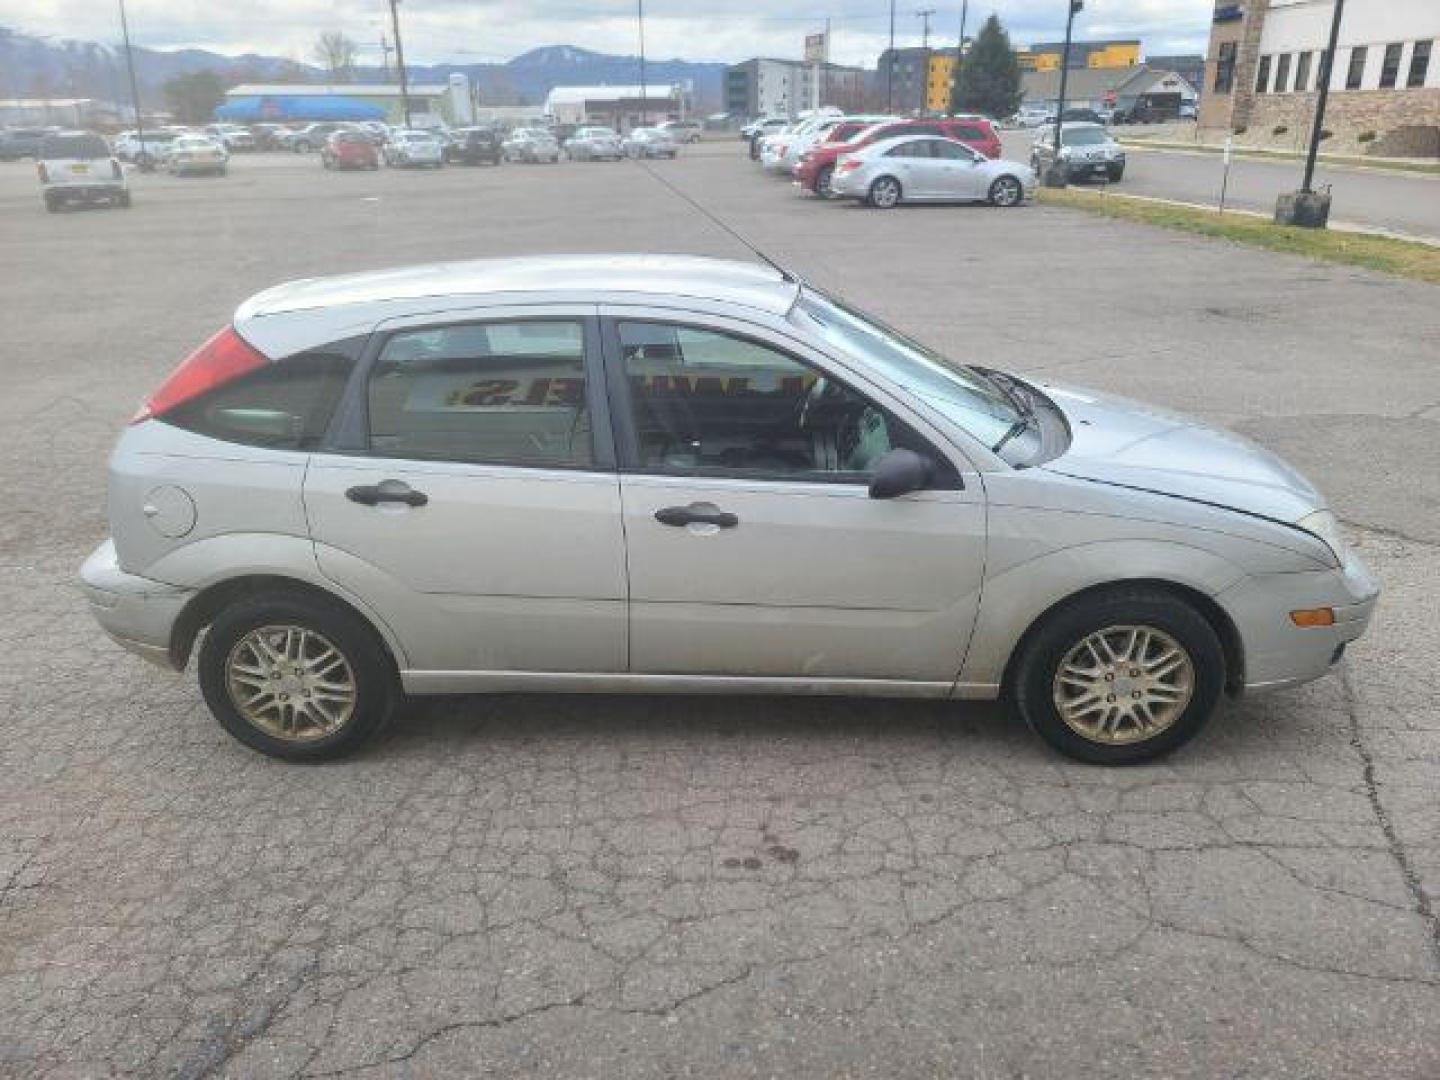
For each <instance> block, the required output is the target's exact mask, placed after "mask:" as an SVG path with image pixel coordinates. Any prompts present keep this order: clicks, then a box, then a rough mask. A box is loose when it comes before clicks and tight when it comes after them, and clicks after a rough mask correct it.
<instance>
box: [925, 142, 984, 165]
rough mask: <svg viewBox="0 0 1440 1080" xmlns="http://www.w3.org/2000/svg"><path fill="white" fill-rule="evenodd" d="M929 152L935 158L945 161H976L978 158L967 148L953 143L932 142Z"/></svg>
mask: <svg viewBox="0 0 1440 1080" xmlns="http://www.w3.org/2000/svg"><path fill="white" fill-rule="evenodd" d="M930 150H931V153H933V154H934V155H935V157H937V158H944V159H945V160H947V161H976V160H978V158H979V155H978V154H976V153H975V151H973V150H971V149H970V148H969V147H965V146H961V145H960V144H959V143H953V142H939V141H936V142H933V143H931V144H930Z"/></svg>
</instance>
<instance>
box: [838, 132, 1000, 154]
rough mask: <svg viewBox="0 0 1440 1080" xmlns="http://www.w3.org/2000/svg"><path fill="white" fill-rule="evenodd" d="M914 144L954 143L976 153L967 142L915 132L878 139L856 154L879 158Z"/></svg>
mask: <svg viewBox="0 0 1440 1080" xmlns="http://www.w3.org/2000/svg"><path fill="white" fill-rule="evenodd" d="M912 142H943V143H954V144H955V145H956V146H964V147H965V149H966V150H969V151H970V152H971V153H972V154H973V153H975V152H976V151H975V148H974V147H972V146H968V145H966V144H965V142H964V141H962V140H960V139H952V138H951V137H950V136H949V135H936V134H935V133H933V132H930V131H915V132H909V133H907V134H902V135H891V136H890V137H889V138H885V139H876V140H875V141H874V142H872V143H870V144H869V145H867V146H862V147H860V149H858V150H856V151H854V152H855V153H857V154H875V155H877V156H878V155H879V154H880V152H881V151H882V150H888V149H890V148H891V147H892V146H902V145H904V144H905V143H912Z"/></svg>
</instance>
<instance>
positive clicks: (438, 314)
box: [80, 255, 1379, 765]
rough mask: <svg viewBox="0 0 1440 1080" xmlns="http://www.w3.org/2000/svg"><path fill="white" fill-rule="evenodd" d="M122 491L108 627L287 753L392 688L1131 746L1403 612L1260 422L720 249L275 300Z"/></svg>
mask: <svg viewBox="0 0 1440 1080" xmlns="http://www.w3.org/2000/svg"><path fill="white" fill-rule="evenodd" d="M518 297H523V298H524V302H525V307H524V314H523V315H518V316H517V314H516V311H517V309H516V308H515V306H514V305H515V303H516V302H517V298H518ZM581 305H590V306H587V307H582V306H581ZM587 310H588V311H589V312H591V313H592V314H588V315H586V314H582V312H583V311H587ZM601 340H603V341H604V342H605V345H604V347H603V348H602V347H601V344H600V342H601ZM342 399H343V400H345V401H347V402H351V403H354V402H359V403H361V407H359V408H355V409H350V410H349V411H347V413H346V416H347V418H348V419H347V421H346V422H345V423H342V424H334V423H332V420H333V418H334V417H335V416H336V415H337V408H338V406H339V403H340V402H341V401H342ZM108 470H109V471H108V476H109V496H108V499H107V507H108V513H109V522H110V538H109V539H107V540H105V541H104V542H103V543H102V544H101V545H100V546H99V547H98V548H97V549H96V550H95V552H94V553H93V554H92V555H91V556H90V557H89V558H88V559H87V560H86V562H85V564H84V566H83V568H82V569H81V572H80V576H81V581H82V583H83V587H84V590H85V594H86V596H87V598H88V601H89V605H90V610H91V612H92V614H93V615H94V617H95V618H96V619H97V620H98V622H99V623H100V625H101V626H102V627H103V628H104V629H105V630H106V631H108V632H109V633H110V634H111V635H112V636H113V637H114V638H115V639H116V640H117V641H118V642H119V643H120V644H122V645H124V646H125V647H127V648H129V649H131V650H133V651H135V652H137V653H139V654H140V655H142V656H145V657H147V658H149V659H150V660H153V661H155V662H157V663H159V664H161V665H164V666H167V667H170V668H172V669H175V670H183V669H184V668H185V667H186V665H187V663H188V662H189V659H190V656H191V653H192V651H194V646H195V643H196V641H197V640H198V641H199V643H200V644H199V650H198V659H197V663H196V669H197V673H198V676H199V681H200V686H201V689H202V690H203V693H204V697H205V701H206V703H207V704H208V706H209V707H210V709H211V711H212V712H213V713H214V715H215V716H216V718H217V719H218V720H219V722H220V723H221V724H222V725H223V726H224V727H225V728H226V730H227V731H229V732H230V734H232V735H233V736H235V737H236V738H237V739H239V740H240V741H241V742H243V743H245V744H246V745H248V746H250V747H253V748H254V749H257V750H259V751H262V752H264V753H267V754H271V755H273V756H275V757H280V758H288V759H309V760H314V759H320V758H328V757H333V756H335V755H337V754H340V753H343V752H345V751H348V750H351V749H353V748H355V747H356V746H357V745H359V744H360V743H361V742H363V741H364V740H365V739H366V738H367V737H368V736H370V735H371V734H373V733H374V732H375V731H377V730H378V729H379V728H380V727H381V726H382V725H383V724H384V723H385V721H386V720H387V718H388V717H389V716H390V715H391V714H392V713H394V712H395V711H396V710H397V708H398V707H399V706H400V704H401V702H402V700H403V698H402V694H409V695H424V694H434V693H465V692H504V691H516V690H524V691H527V692H529V691H545V690H555V691H571V692H573V691H576V690H590V691H620V692H627V693H633V692H637V691H639V692H646V691H650V692H662V693H678V692H704V693H713V692H716V691H725V690H732V691H734V692H752V693H753V692H764V693H834V694H847V693H848V694H856V693H858V694H865V695H898V696H910V697H917V696H918V697H930V698H936V699H946V698H950V699H953V698H972V699H990V698H996V697H1002V698H1005V699H1007V700H1008V701H1010V702H1011V703H1012V704H1013V706H1014V708H1015V710H1016V711H1017V712H1018V713H1019V714H1020V715H1021V716H1022V717H1023V718H1024V719H1025V720H1026V721H1027V722H1028V723H1029V725H1030V726H1031V727H1032V728H1034V730H1035V731H1036V732H1038V733H1039V734H1040V735H1041V736H1042V737H1043V738H1045V739H1046V740H1047V741H1049V743H1050V744H1051V745H1052V746H1054V747H1055V748H1056V749H1058V750H1060V751H1061V752H1063V753H1065V754H1069V755H1071V756H1073V757H1076V758H1079V759H1081V760H1084V761H1088V762H1094V763H1098V764H1107V765H1123V764H1131V763H1135V762H1139V761H1143V760H1146V759H1149V758H1153V757H1156V756H1158V755H1161V754H1164V753H1166V752H1167V751H1170V750H1173V749H1175V748H1176V747H1178V746H1180V745H1181V744H1183V743H1184V742H1186V741H1187V740H1188V739H1190V738H1191V737H1192V736H1193V735H1195V734H1196V732H1198V731H1199V730H1200V729H1201V727H1202V726H1203V725H1204V724H1205V722H1206V720H1207V719H1208V718H1209V716H1210V715H1211V713H1212V712H1213V711H1214V710H1215V708H1216V706H1217V703H1218V702H1219V700H1220V698H1221V696H1222V695H1223V694H1225V693H1226V692H1229V693H1232V694H1234V693H1240V692H1242V691H1245V690H1252V691H1254V690H1263V689H1270V688H1274V687H1280V686H1292V685H1295V684H1298V683H1303V682H1306V681H1308V680H1311V679H1315V678H1318V677H1319V676H1321V675H1323V674H1324V673H1325V672H1326V671H1328V670H1330V668H1331V667H1332V666H1333V665H1334V664H1335V663H1336V662H1337V660H1338V659H1339V658H1340V656H1341V654H1342V653H1343V652H1344V647H1345V646H1346V645H1347V644H1348V643H1350V642H1352V641H1354V640H1355V639H1357V638H1359V637H1360V636H1361V635H1362V634H1363V633H1364V631H1365V629H1366V626H1367V624H1368V622H1369V620H1370V618H1371V615H1372V612H1373V610H1374V607H1375V604H1376V600H1377V596H1378V592H1379V587H1378V584H1377V582H1376V579H1375V578H1374V576H1373V575H1372V574H1371V573H1370V572H1369V570H1367V568H1366V567H1365V565H1364V564H1363V563H1362V562H1361V560H1360V559H1359V558H1358V556H1357V555H1356V554H1355V553H1354V552H1352V551H1351V550H1349V549H1348V548H1347V546H1346V544H1345V541H1344V538H1343V537H1342V535H1341V533H1340V531H1339V528H1338V527H1337V525H1336V520H1335V517H1334V515H1333V513H1332V512H1331V511H1330V510H1329V508H1328V507H1327V506H1326V504H1325V500H1324V498H1323V497H1322V496H1321V495H1320V493H1319V492H1318V491H1317V490H1316V489H1315V488H1314V487H1313V486H1312V485H1311V484H1310V483H1309V482H1308V481H1306V480H1305V479H1304V478H1303V477H1302V476H1300V474H1299V473H1298V472H1296V471H1295V470H1294V469H1293V468H1292V467H1290V466H1289V465H1287V464H1286V463H1285V462H1283V461H1281V460H1280V459H1279V458H1277V457H1275V456H1274V455H1272V454H1271V453H1269V452H1267V451H1265V450H1263V449H1261V448H1260V447H1258V446H1255V445H1253V444H1250V443H1248V442H1246V441H1245V440H1243V439H1241V438H1240V437H1239V436H1237V435H1233V434H1231V433H1228V432H1223V431H1219V430H1216V429H1213V428H1210V427H1207V426H1206V425H1205V424H1203V423H1200V422H1199V421H1196V420H1193V419H1189V418H1186V417H1183V416H1180V415H1178V414H1175V413H1171V412H1167V411H1165V410H1161V409H1158V408H1154V407H1151V406H1149V405H1142V404H1139V403H1135V402H1131V401H1127V400H1125V399H1122V398H1117V397H1112V396H1109V395H1107V394H1103V393H1098V392H1092V391H1087V390H1082V389H1077V388H1073V387H1068V386H1064V385H1061V384H1056V383H1052V382H1049V381H1047V380H1043V379H1022V378H1020V377H1019V376H1016V375H1011V374H1008V373H1005V372H1001V371H996V370H994V369H988V368H983V367H975V366H968V365H965V364H962V363H956V362H954V361H951V360H948V359H946V358H943V357H940V356H938V355H937V354H935V353H933V352H931V351H929V350H927V349H926V348H925V347H924V346H921V345H919V344H916V343H915V342H913V341H911V340H909V339H907V338H905V337H904V336H903V335H901V334H899V333H898V332H896V331H894V330H891V329H889V328H887V327H885V326H884V325H882V324H880V323H877V322H874V321H873V320H871V319H869V318H868V317H866V316H864V315H862V314H861V313H859V312H857V311H856V310H854V309H853V308H851V307H849V306H848V305H846V304H845V303H843V302H842V301H839V300H836V299H833V298H831V297H829V296H827V295H825V294H824V293H822V292H820V291H818V290H816V289H814V288H812V287H810V286H808V285H806V284H803V283H801V282H797V281H796V280H795V279H793V278H791V277H789V276H788V275H785V274H782V273H781V272H779V271H776V270H774V269H772V268H769V267H761V266H758V265H745V264H740V263H733V262H727V261H720V260H712V259H697V258H684V257H675V256H624V255H594V256H569V257H548V258H529V259H509V260H482V261H478V262H473V263H468V264H467V263H449V264H446V265H443V266H425V267H418V268H413V269H408V270H393V269H392V270H384V271H379V272H375V273H363V274H354V275H348V276H343V277H338V278H330V279H310V280H305V281H299V282H293V283H291V284H289V285H281V286H278V287H276V288H272V289H269V290H267V291H265V292H263V293H261V294H259V295H257V296H255V297H253V298H251V299H250V300H248V301H246V302H245V303H243V304H242V305H241V306H240V308H239V310H238V311H237V312H236V313H235V316H234V319H233V323H232V324H231V325H227V326H226V327H225V328H223V329H222V330H220V331H219V332H218V333H217V334H216V335H215V336H214V337H213V338H211V339H210V340H209V341H208V342H206V343H205V344H204V345H203V346H201V347H200V349H199V350H197V351H196V352H195V353H194V354H193V355H192V356H191V357H190V358H189V359H187V360H186V361H185V362H184V363H182V364H181V366H180V367H179V368H178V369H177V370H176V371H175V373H174V374H172V375H171V376H170V377H169V378H168V379H167V380H166V381H165V382H164V383H162V384H161V386H160V387H159V388H158V389H157V390H156V391H155V392H154V393H153V394H152V395H151V396H150V398H149V399H148V401H147V402H146V403H145V405H144V406H143V407H142V408H141V410H140V412H139V413H138V414H137V415H136V417H135V419H134V420H133V422H132V423H131V424H130V426H129V427H127V428H126V429H125V431H124V433H123V434H122V435H121V436H120V439H119V443H118V445H117V446H116V448H115V450H114V453H113V454H112V455H111V457H110V459H109V464H108ZM820 492H824V493H825V495H824V497H817V495H818V493H820ZM171 696H173V695H171ZM176 707H177V708H178V707H179V706H176ZM177 737H178V736H177ZM477 737H481V736H477Z"/></svg>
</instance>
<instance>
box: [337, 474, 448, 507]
mask: <svg viewBox="0 0 1440 1080" xmlns="http://www.w3.org/2000/svg"><path fill="white" fill-rule="evenodd" d="M345 497H346V498H347V499H349V500H350V501H351V502H357V503H359V504H360V505H361V506H378V505H380V503H404V504H405V505H406V506H424V505H425V504H426V503H428V502H429V501H430V496H428V495H426V494H425V493H424V492H423V491H416V490H415V489H414V488H412V487H411V486H410V485H409V484H407V483H405V481H404V480H381V481H380V483H378V484H359V485H357V486H356V487H352V488H349V489H348V490H347V491H346V492H345Z"/></svg>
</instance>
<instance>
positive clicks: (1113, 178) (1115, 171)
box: [1107, 165, 1125, 184]
mask: <svg viewBox="0 0 1440 1080" xmlns="http://www.w3.org/2000/svg"><path fill="white" fill-rule="evenodd" d="M1107 172H1108V175H1109V177H1110V183H1112V184H1118V183H1119V182H1120V179H1121V178H1122V177H1123V176H1124V175H1125V166H1124V165H1120V166H1115V167H1112V168H1110V169H1109V170H1107Z"/></svg>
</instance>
